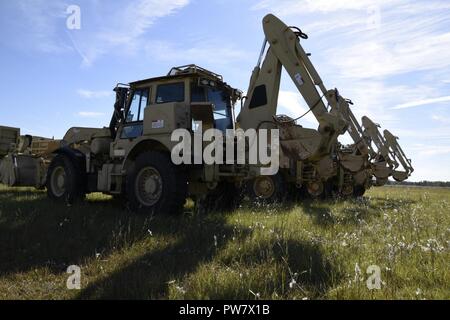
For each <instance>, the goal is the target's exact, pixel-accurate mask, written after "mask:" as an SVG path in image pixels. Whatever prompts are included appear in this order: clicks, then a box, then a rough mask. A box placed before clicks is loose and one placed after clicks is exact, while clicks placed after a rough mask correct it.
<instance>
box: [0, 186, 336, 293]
mask: <svg viewBox="0 0 450 320" xmlns="http://www.w3.org/2000/svg"><path fill="white" fill-rule="evenodd" d="M227 219H228V214H226V213H211V214H208V215H201V214H194V213H192V212H191V213H189V214H185V215H181V216H157V217H146V216H139V215H135V214H133V213H130V212H128V211H127V210H125V209H124V208H123V207H122V206H121V205H120V203H117V201H113V200H109V199H108V200H105V199H103V198H100V199H92V198H90V199H89V200H88V201H86V202H83V203H81V204H77V205H74V206H71V207H67V206H65V205H62V204H55V203H53V202H52V201H49V200H48V199H47V197H46V195H45V193H44V192H38V193H36V192H34V191H19V192H10V191H8V192H4V190H1V191H0V278H1V277H5V276H8V275H11V274H14V273H21V272H29V271H31V270H34V269H38V268H48V269H49V271H50V272H52V273H55V274H60V273H64V272H65V271H66V269H67V267H68V266H69V265H80V266H83V265H89V264H90V263H91V262H92V260H95V257H96V255H97V254H100V255H101V257H106V258H108V256H110V255H111V254H113V253H116V252H120V249H122V248H126V249H129V248H131V247H132V246H133V245H134V244H136V245H138V247H139V246H140V245H141V244H142V246H143V247H142V248H140V250H142V251H143V252H145V250H150V251H149V252H148V253H144V254H143V255H140V256H139V255H138V258H135V257H134V256H133V257H131V258H130V260H129V261H127V258H126V257H125V258H123V257H122V258H121V260H122V263H124V264H123V266H122V267H118V268H117V269H115V270H114V271H113V273H112V274H108V275H107V276H105V277H99V278H96V280H95V282H91V283H89V284H88V286H87V287H86V288H85V289H83V290H82V291H81V292H80V293H79V295H78V296H76V297H75V298H77V299H166V298H168V296H169V287H170V285H169V282H170V281H172V280H174V279H183V278H185V277H187V276H189V275H190V274H192V273H194V272H195V271H196V270H197V268H198V267H199V266H201V265H203V264H204V263H207V262H210V261H212V260H213V259H214V257H215V256H217V253H218V252H219V251H220V250H221V249H223V248H224V247H225V246H227V245H228V241H230V239H232V238H235V239H238V240H245V239H246V238H249V237H250V235H251V233H252V232H253V231H252V230H250V229H247V228H246V229H240V228H239V227H236V226H234V225H230V224H228V222H227ZM149 230H151V231H152V233H153V235H154V237H155V238H154V239H153V238H152V239H151V240H148V239H149ZM215 236H216V237H217V238H218V241H217V242H216V241H215ZM161 237H162V238H161ZM168 238H169V239H171V240H170V241H162V242H161V245H160V244H157V245H155V246H154V247H153V246H150V247H149V249H146V248H147V246H148V245H149V242H148V241H154V240H156V241H159V240H158V239H168ZM261 246H263V247H264V248H266V249H267V250H266V249H264V248H262V247H261ZM255 250H256V249H255ZM269 251H270V252H272V257H266V258H267V259H266V260H264V259H265V252H266V253H267V252H269ZM287 253H288V254H287ZM236 256H238V257H239V255H238V254H236ZM231 257H232V259H234V258H233V257H234V253H233V254H231ZM238 259H240V258H238ZM243 259H244V260H245V261H247V262H246V263H247V264H250V265H251V264H263V263H267V262H268V261H272V260H271V259H275V260H276V261H278V262H279V263H280V264H286V267H287V268H290V269H292V272H295V273H297V272H298V273H299V274H300V275H301V276H300V277H301V279H297V280H301V281H303V282H304V283H305V284H306V285H308V286H312V287H316V289H317V290H319V291H321V290H322V289H321V288H325V287H327V286H330V281H331V279H330V276H329V275H330V274H332V271H333V266H332V265H331V264H330V263H327V262H326V260H325V258H324V256H323V254H322V251H321V248H319V247H314V246H312V245H310V244H308V243H300V242H297V241H293V240H288V241H287V242H283V244H282V245H281V246H280V245H279V244H274V243H271V242H268V243H265V242H262V243H261V244H259V245H258V250H256V251H254V250H253V251H252V250H250V251H249V252H247V253H245V256H244V258H243ZM123 260H125V262H123ZM252 261H253V262H252ZM244 264H245V263H244ZM305 270H309V273H302V272H303V271H305ZM285 280H286V278H285V277H279V276H277V275H275V280H273V281H271V282H270V283H269V284H268V286H270V285H272V286H284V287H285V286H286V285H287V284H286V283H284V282H285ZM233 294H234V295H233ZM235 295H236V292H227V291H226V290H224V291H223V293H220V294H219V296H217V297H216V298H224V299H226V298H243V297H248V298H252V297H251V296H249V292H247V290H246V291H245V292H241V293H239V295H238V296H235Z"/></svg>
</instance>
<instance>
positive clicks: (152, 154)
mask: <svg viewBox="0 0 450 320" xmlns="http://www.w3.org/2000/svg"><path fill="white" fill-rule="evenodd" d="M187 189H188V185H187V177H186V173H185V171H184V170H183V169H182V167H180V166H176V165H174V164H173V163H172V160H171V159H170V155H168V154H165V153H161V152H156V151H148V152H145V153H143V154H141V155H139V156H138V157H137V159H136V160H135V162H134V164H133V165H132V166H131V168H130V170H129V172H128V174H127V179H126V195H127V199H128V202H129V205H130V208H131V210H133V211H134V212H137V213H142V214H176V213H180V212H182V210H183V206H184V204H185V202H186V197H187Z"/></svg>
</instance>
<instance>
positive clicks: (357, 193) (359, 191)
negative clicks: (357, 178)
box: [353, 186, 366, 198]
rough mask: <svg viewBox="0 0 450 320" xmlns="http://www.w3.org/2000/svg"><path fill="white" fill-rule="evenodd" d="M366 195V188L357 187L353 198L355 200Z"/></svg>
mask: <svg viewBox="0 0 450 320" xmlns="http://www.w3.org/2000/svg"><path fill="white" fill-rule="evenodd" d="M365 193H366V188H365V187H364V186H355V187H354V189H353V196H354V197H355V198H360V197H362V196H363V195H364V194H365Z"/></svg>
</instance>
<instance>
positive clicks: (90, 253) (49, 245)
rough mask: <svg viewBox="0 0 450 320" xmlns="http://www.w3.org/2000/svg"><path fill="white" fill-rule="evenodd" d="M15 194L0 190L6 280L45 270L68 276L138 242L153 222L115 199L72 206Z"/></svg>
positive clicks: (0, 250) (0, 267)
mask: <svg viewBox="0 0 450 320" xmlns="http://www.w3.org/2000/svg"><path fill="white" fill-rule="evenodd" d="M11 194H12V193H11V192H9V191H8V192H5V191H4V190H1V191H0V277H2V276H6V275H8V274H11V273H16V272H27V271H30V270H33V269H36V268H41V267H47V268H49V269H50V271H52V272H64V271H65V270H66V268H67V267H68V266H69V265H73V264H76V265H81V264H83V262H84V261H85V260H86V259H90V258H92V257H95V256H96V254H98V253H100V254H107V253H109V252H111V251H112V250H115V249H118V248H121V247H123V246H124V245H129V244H132V243H133V242H135V241H138V240H139V239H141V238H142V237H144V236H145V235H146V232H147V227H146V226H147V225H148V224H149V223H150V219H149V217H143V216H135V215H133V214H131V213H129V212H127V211H126V210H124V209H123V208H121V207H120V205H117V203H116V202H115V201H111V200H108V201H105V200H99V201H92V200H90V201H86V202H83V203H81V204H77V205H74V206H71V207H68V206H66V205H64V204H57V203H53V202H52V201H49V200H48V199H47V197H46V195H45V193H44V192H38V193H36V192H32V191H20V190H19V191H17V192H16V191H13V195H11ZM118 235H120V236H118Z"/></svg>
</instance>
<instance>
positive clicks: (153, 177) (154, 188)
mask: <svg viewBox="0 0 450 320" xmlns="http://www.w3.org/2000/svg"><path fill="white" fill-rule="evenodd" d="M162 189H163V182H162V178H161V174H160V173H159V171H158V170H156V169H155V168H153V167H146V168H143V169H141V171H139V174H138V175H137V178H136V186H135V192H136V196H137V198H138V200H139V202H140V203H141V204H143V205H144V206H147V207H151V206H154V205H155V204H156V203H158V201H159V199H160V198H161V195H162Z"/></svg>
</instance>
